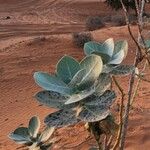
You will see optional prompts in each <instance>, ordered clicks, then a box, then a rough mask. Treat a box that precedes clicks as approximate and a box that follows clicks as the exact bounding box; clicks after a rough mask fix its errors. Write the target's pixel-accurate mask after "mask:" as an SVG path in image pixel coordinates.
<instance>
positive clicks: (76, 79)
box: [68, 69, 86, 88]
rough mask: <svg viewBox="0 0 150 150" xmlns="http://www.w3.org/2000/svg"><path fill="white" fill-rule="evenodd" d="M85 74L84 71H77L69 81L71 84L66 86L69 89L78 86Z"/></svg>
mask: <svg viewBox="0 0 150 150" xmlns="http://www.w3.org/2000/svg"><path fill="white" fill-rule="evenodd" d="M85 74H86V69H81V70H79V71H78V72H77V73H76V74H75V75H74V77H73V79H72V80H71V82H70V83H69V84H68V86H69V87H72V88H73V87H75V86H78V84H79V83H80V82H81V81H82V79H83V77H84V76H85Z"/></svg>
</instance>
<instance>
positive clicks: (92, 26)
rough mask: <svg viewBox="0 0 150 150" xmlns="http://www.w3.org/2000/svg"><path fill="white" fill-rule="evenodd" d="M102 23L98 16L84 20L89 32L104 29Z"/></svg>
mask: <svg viewBox="0 0 150 150" xmlns="http://www.w3.org/2000/svg"><path fill="white" fill-rule="evenodd" d="M104 26H105V25H104V23H103V22H102V19H101V17H99V16H95V17H89V18H88V19H87V20H86V27H87V29H88V30H89V31H93V30H96V29H100V28H102V27H104Z"/></svg>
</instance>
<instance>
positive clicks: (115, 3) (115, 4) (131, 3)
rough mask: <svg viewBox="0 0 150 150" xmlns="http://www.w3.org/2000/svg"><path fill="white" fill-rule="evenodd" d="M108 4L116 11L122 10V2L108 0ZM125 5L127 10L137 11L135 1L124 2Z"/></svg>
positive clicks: (127, 0)
mask: <svg viewBox="0 0 150 150" xmlns="http://www.w3.org/2000/svg"><path fill="white" fill-rule="evenodd" d="M106 3H107V4H108V5H109V6H111V7H112V8H113V9H115V10H119V9H122V5H121V2H120V0H106ZM123 3H124V5H125V7H126V9H127V10H129V9H130V8H131V9H135V1H134V0H123Z"/></svg>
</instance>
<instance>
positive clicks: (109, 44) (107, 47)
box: [102, 38, 114, 57]
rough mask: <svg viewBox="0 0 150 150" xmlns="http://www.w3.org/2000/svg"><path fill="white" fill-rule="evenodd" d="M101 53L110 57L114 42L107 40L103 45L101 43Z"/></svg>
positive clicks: (111, 39)
mask: <svg viewBox="0 0 150 150" xmlns="http://www.w3.org/2000/svg"><path fill="white" fill-rule="evenodd" d="M102 46H103V51H104V52H105V53H104V54H107V55H109V56H110V57H112V55H113V52H114V40H113V38H109V39H107V40H106V41H105V42H104V43H103V45H102Z"/></svg>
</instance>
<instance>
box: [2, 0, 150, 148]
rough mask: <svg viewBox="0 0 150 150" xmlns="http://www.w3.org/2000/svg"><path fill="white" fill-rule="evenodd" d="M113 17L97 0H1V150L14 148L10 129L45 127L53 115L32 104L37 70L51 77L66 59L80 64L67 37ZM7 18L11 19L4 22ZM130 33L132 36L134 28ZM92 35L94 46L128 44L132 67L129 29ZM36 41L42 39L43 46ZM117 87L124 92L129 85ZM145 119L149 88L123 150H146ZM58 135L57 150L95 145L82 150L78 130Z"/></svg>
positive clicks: (149, 123) (148, 120)
mask: <svg viewBox="0 0 150 150" xmlns="http://www.w3.org/2000/svg"><path fill="white" fill-rule="evenodd" d="M115 13H116V12H112V11H110V9H109V8H107V7H106V6H105V5H104V4H103V3H99V2H98V0H97V1H96V0H95V1H93V2H90V0H89V1H86V2H85V1H82V2H80V1H69V0H55V1H54V0H44V2H43V1H42V0H28V1H20V0H0V149H1V150H15V149H16V148H17V147H18V145H16V144H15V143H14V142H12V141H11V140H9V139H8V137H7V135H8V133H9V132H11V131H12V130H13V129H15V128H16V127H18V126H19V125H24V126H25V125H27V122H28V120H29V118H30V117H31V116H33V115H38V116H40V119H41V120H42V121H43V119H44V116H46V115H47V114H48V113H51V112H52V111H54V110H52V109H49V108H46V107H44V106H39V103H38V102H36V101H35V99H34V98H33V96H34V94H35V93H36V92H38V91H39V90H40V88H39V87H38V86H37V85H36V84H35V83H34V81H33V77H32V75H33V73H34V72H35V71H39V70H41V71H47V72H52V71H54V69H55V64H56V62H57V61H58V59H59V58H60V57H62V56H63V55H64V54H68V55H72V56H74V57H76V58H78V59H81V56H83V51H82V49H77V48H76V47H74V45H73V44H72V39H71V34H70V33H71V32H76V31H84V30H85V25H84V24H85V20H86V17H87V16H89V15H101V16H105V15H110V14H115ZM7 16H10V19H6V17H7ZM133 30H134V31H135V33H136V27H133ZM145 32H147V31H145ZM92 34H93V36H94V38H95V40H97V41H104V40H105V39H107V38H109V37H113V38H114V39H120V38H121V39H127V40H128V41H129V44H130V47H129V56H128V59H127V60H126V62H127V63H132V62H133V55H134V53H133V51H134V49H135V45H134V44H133V42H132V40H131V38H130V37H129V35H128V31H127V27H109V28H104V29H101V30H97V31H94V32H92ZM39 36H45V37H46V39H45V40H42V39H41V38H38V37H39ZM147 73H149V72H147ZM121 81H122V82H121V83H122V86H124V88H125V89H126V85H127V79H126V80H125V79H121ZM126 90H127V89H126ZM149 115H150V92H149V85H148V84H147V83H146V82H143V84H142V85H141V86H140V92H139V94H138V97H137V99H136V103H135V104H134V109H133V110H132V111H131V117H130V122H129V132H128V138H127V144H126V148H125V149H126V150H141V149H143V150H149V147H150V117H149ZM56 135H57V138H58V139H60V141H59V142H58V143H56V144H55V146H54V147H55V148H54V149H56V150H64V149H70V150H87V149H88V146H89V144H91V143H92V144H95V143H94V141H93V140H92V141H90V142H88V141H87V142H85V143H83V144H81V145H80V143H81V142H82V141H84V140H85V138H87V137H88V133H87V132H86V131H85V130H84V128H83V127H82V125H81V124H79V125H77V126H75V127H69V128H64V129H60V130H59V131H58V132H57V133H56ZM78 137H80V139H79V138H78ZM77 145H79V146H77ZM73 146H77V147H74V148H73ZM69 147H70V148H69Z"/></svg>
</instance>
